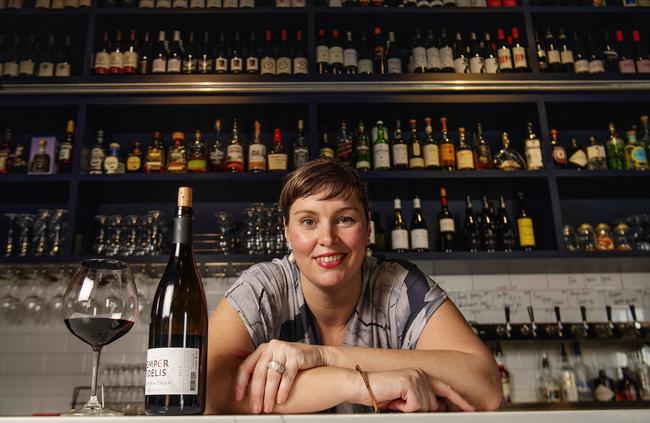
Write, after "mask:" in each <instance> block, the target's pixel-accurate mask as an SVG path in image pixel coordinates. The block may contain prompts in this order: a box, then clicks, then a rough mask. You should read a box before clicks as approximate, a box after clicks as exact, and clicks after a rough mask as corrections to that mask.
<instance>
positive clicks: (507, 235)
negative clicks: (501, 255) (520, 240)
mask: <svg viewBox="0 0 650 423" xmlns="http://www.w3.org/2000/svg"><path fill="white" fill-rule="evenodd" d="M497 231H498V233H499V237H498V238H499V249H500V250H502V251H506V252H510V251H513V250H516V249H517V240H516V235H515V229H514V227H513V226H512V222H511V220H510V217H509V216H508V209H507V208H506V200H505V199H504V198H503V195H499V212H498V215H497Z"/></svg>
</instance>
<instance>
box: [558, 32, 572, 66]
mask: <svg viewBox="0 0 650 423" xmlns="http://www.w3.org/2000/svg"><path fill="white" fill-rule="evenodd" d="M558 41H559V43H560V62H561V63H562V71H563V72H568V73H574V72H575V58H574V55H573V48H572V47H571V46H570V45H569V41H568V39H567V37H566V35H565V34H564V28H560V35H559V36H558Z"/></svg>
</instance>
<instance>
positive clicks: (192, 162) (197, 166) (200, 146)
mask: <svg viewBox="0 0 650 423" xmlns="http://www.w3.org/2000/svg"><path fill="white" fill-rule="evenodd" d="M187 170H188V171H190V172H207V171H208V160H207V157H206V155H205V143H204V142H203V138H202V136H201V131H199V130H198V129H197V130H196V131H195V132H194V143H192V146H191V147H190V154H189V160H188V161H187Z"/></svg>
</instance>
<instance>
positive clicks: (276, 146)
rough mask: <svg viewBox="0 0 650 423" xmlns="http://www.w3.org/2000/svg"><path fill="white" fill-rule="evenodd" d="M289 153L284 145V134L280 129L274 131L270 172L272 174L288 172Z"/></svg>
mask: <svg viewBox="0 0 650 423" xmlns="http://www.w3.org/2000/svg"><path fill="white" fill-rule="evenodd" d="M287 161H288V160H287V153H285V151H284V145H283V144H282V134H281V133H280V129H279V128H275V129H274V130H273V148H272V149H271V151H270V152H269V158H268V162H269V170H270V171H271V172H286V171H287Z"/></svg>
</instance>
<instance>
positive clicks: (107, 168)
mask: <svg viewBox="0 0 650 423" xmlns="http://www.w3.org/2000/svg"><path fill="white" fill-rule="evenodd" d="M119 164H120V162H119V160H118V159H117V157H115V156H108V157H106V159H104V173H108V174H111V173H115V171H116V170H117V167H118V166H119Z"/></svg>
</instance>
